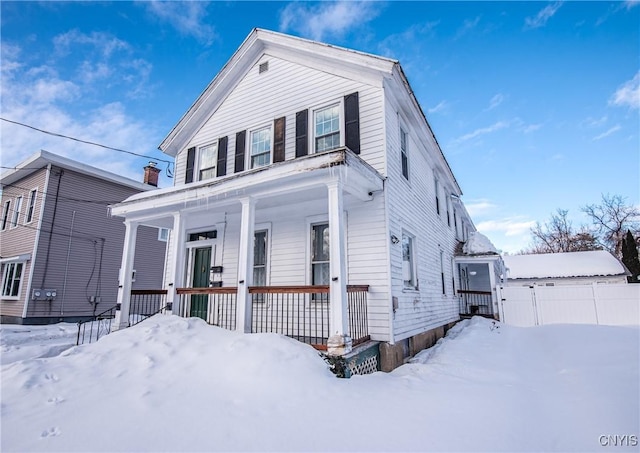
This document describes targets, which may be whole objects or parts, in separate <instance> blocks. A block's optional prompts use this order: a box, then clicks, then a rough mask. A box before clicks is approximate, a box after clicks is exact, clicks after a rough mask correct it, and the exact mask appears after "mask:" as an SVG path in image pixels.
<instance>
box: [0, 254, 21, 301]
mask: <svg viewBox="0 0 640 453" xmlns="http://www.w3.org/2000/svg"><path fill="white" fill-rule="evenodd" d="M23 269H24V263H23V262H17V263H7V264H6V265H5V266H4V273H3V274H2V297H9V298H16V299H17V298H18V297H19V296H20V286H21V283H22V271H23Z"/></svg>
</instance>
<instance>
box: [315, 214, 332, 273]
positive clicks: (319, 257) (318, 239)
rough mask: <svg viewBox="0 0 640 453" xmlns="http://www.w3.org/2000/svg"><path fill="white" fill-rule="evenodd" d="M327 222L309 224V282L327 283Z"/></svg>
mask: <svg viewBox="0 0 640 453" xmlns="http://www.w3.org/2000/svg"><path fill="white" fill-rule="evenodd" d="M329 272H330V270H329V224H328V223H319V224H315V225H311V284H312V285H328V284H329Z"/></svg>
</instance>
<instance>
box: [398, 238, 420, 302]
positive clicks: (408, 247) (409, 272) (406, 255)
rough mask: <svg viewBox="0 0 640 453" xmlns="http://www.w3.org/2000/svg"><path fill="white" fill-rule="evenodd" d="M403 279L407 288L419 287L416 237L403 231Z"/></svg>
mask: <svg viewBox="0 0 640 453" xmlns="http://www.w3.org/2000/svg"><path fill="white" fill-rule="evenodd" d="M402 281H403V285H404V287H405V288H408V289H416V288H417V287H418V280H417V279H416V266H415V250H414V238H413V236H410V235H408V234H406V233H402Z"/></svg>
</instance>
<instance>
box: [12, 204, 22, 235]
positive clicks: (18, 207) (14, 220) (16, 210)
mask: <svg viewBox="0 0 640 453" xmlns="http://www.w3.org/2000/svg"><path fill="white" fill-rule="evenodd" d="M21 210H22V197H18V198H16V206H15V208H14V210H13V216H12V218H11V228H15V227H17V226H18V218H19V217H20V211H21Z"/></svg>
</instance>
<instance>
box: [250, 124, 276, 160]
mask: <svg viewBox="0 0 640 453" xmlns="http://www.w3.org/2000/svg"><path fill="white" fill-rule="evenodd" d="M250 158H251V162H250V165H249V167H250V168H258V167H264V166H265V165H269V164H270V163H271V127H270V126H267V127H263V128H262V129H258V130H256V131H253V132H251V156H250Z"/></svg>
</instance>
